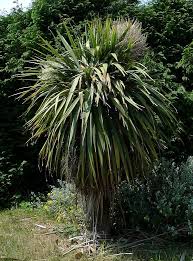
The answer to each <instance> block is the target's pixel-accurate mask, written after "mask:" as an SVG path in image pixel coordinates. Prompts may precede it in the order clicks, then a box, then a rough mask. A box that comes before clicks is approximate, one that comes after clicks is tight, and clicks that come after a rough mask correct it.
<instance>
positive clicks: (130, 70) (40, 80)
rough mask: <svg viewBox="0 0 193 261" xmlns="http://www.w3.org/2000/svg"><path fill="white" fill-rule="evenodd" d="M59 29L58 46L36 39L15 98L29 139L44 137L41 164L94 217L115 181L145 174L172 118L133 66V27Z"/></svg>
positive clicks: (137, 47)
mask: <svg viewBox="0 0 193 261" xmlns="http://www.w3.org/2000/svg"><path fill="white" fill-rule="evenodd" d="M65 29H66V37H65V38H64V37H63V36H62V35H61V34H60V33H58V36H57V43H60V44H58V45H57V46H58V48H56V47H53V46H52V45H50V44H49V43H48V42H47V41H45V40H43V48H44V50H45V52H43V53H39V55H38V57H35V58H34V60H33V62H32V65H31V68H29V69H28V70H27V72H25V73H24V76H27V77H33V78H34V76H35V78H36V79H37V80H36V82H35V84H34V85H33V86H31V87H29V88H25V89H23V90H22V92H21V93H20V97H22V98H24V99H25V101H26V102H30V105H29V108H28V111H27V113H29V112H30V117H31V118H30V120H29V121H28V122H27V124H26V126H27V128H29V129H30V130H31V133H32V139H39V138H40V137H43V139H44V144H43V146H42V148H41V151H40V159H41V162H42V164H45V166H46V168H47V169H48V170H49V171H50V172H55V173H59V174H60V175H62V176H63V177H64V179H70V180H73V181H74V182H75V184H76V186H77V188H78V189H79V190H80V191H81V192H82V193H83V194H84V195H85V196H86V197H88V198H90V199H91V202H92V203H93V206H95V208H91V209H94V213H95V214H96V213H98V211H100V208H101V209H102V208H103V207H104V204H105V203H104V202H110V200H111V198H112V195H113V192H114V191H116V188H117V185H118V184H119V182H120V181H121V180H125V179H127V180H128V181H130V180H132V178H134V177H136V176H137V175H144V174H145V170H146V168H147V167H148V166H149V165H150V164H152V162H153V161H154V160H155V159H156V157H157V153H158V152H159V150H160V149H161V147H162V143H163V140H164V132H163V129H164V127H168V126H171V122H172V121H173V119H174V118H173V115H172V113H171V111H170V110H169V108H168V101H167V99H166V98H165V97H164V96H163V95H162V94H161V93H160V92H159V90H156V89H155V88H154V87H153V80H152V79H151V78H150V76H149V75H148V73H147V69H146V68H145V67H144V66H143V65H142V64H141V63H140V62H139V61H140V59H141V57H142V56H143V53H144V50H145V48H146V37H145V36H144V35H143V34H142V33H141V26H140V24H139V23H138V22H131V21H130V20H116V21H113V20H111V19H109V18H108V19H107V20H106V21H104V22H103V21H101V20H100V19H98V20H95V21H93V22H90V23H88V24H86V25H85V31H84V32H83V33H82V34H80V35H76V34H75V33H73V31H72V30H71V29H69V27H67V26H65ZM34 65H35V66H34ZM74 155H75V158H76V161H75V162H74V163H73V171H71V172H70V175H69V171H67V166H69V165H70V163H71V162H72V158H73V157H74ZM96 203H97V205H96ZM100 212H101V211H100ZM107 212H108V211H107ZM101 213H103V212H101ZM104 215H105V214H104V213H103V214H102V216H104ZM102 220H103V219H102ZM103 221H104V220H103Z"/></svg>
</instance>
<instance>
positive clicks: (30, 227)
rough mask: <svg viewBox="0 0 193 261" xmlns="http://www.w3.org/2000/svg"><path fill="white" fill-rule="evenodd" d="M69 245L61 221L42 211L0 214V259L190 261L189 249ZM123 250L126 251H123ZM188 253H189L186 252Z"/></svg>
mask: <svg viewBox="0 0 193 261" xmlns="http://www.w3.org/2000/svg"><path fill="white" fill-rule="evenodd" d="M72 248H76V246H74V245H72V244H71V242H70V241H69V239H68V237H67V236H64V234H63V233H62V232H61V231H60V224H58V223H57V222H55V221H54V220H53V219H52V218H50V217H48V216H47V214H46V213H45V212H44V211H42V210H38V209H35V210H32V209H13V210H7V211H2V212H1V213H0V260H7V261H11V260H20V261H24V260H26V261H30V260H33V261H35V260H38V261H41V260H42V261H43V260H45V261H51V260H53V261H55V260H64V261H65V260H66V261H68V260H69V261H71V260H77V259H79V260H85V261H86V260H96V261H100V260H106V261H110V260H117V261H118V260H119V261H120V260H128V261H140V260H144V261H178V260H179V261H190V260H192V257H191V256H192V255H191V251H189V250H188V251H187V249H186V250H185V249H184V248H183V249H182V248H181V249H180V247H176V249H177V250H174V249H175V248H174V247H169V250H168V251H166V250H165V249H164V250H162V251H161V249H160V250H156V249H154V248H152V246H151V245H147V246H146V247H144V246H143V248H141V249H139V248H137V250H136V249H130V250H128V251H127V253H129V252H132V253H133V254H132V255H116V254H114V253H112V252H111V253H110V252H107V251H106V250H104V248H103V247H101V248H100V250H99V251H98V253H97V254H95V255H94V256H93V255H91V256H89V255H88V254H87V253H83V254H82V252H81V249H80V248H78V249H76V250H74V251H71V252H69V253H68V254H66V252H68V251H69V250H71V249H72ZM125 252H126V251H125ZM188 252H189V253H188Z"/></svg>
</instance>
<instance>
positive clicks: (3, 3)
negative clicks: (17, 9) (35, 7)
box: [0, 0, 32, 11]
mask: <svg viewBox="0 0 193 261" xmlns="http://www.w3.org/2000/svg"><path fill="white" fill-rule="evenodd" d="M18 2H19V4H22V6H23V8H26V7H29V5H30V3H31V2H32V1H31V0H18ZM14 6H16V4H14V0H0V10H5V11H10V9H12V8H13V7H14Z"/></svg>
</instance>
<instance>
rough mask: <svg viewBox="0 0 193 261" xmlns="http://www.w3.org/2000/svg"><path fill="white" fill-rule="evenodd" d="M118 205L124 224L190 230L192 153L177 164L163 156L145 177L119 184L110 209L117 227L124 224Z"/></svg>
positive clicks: (192, 217)
mask: <svg viewBox="0 0 193 261" xmlns="http://www.w3.org/2000/svg"><path fill="white" fill-rule="evenodd" d="M120 208H121V211H122V213H123V214H124V215H123V219H122V222H124V224H125V225H126V227H127V228H128V227H129V228H134V229H142V230H144V229H147V230H149V231H152V232H157V233H162V232H172V234H173V235H179V233H180V232H181V231H182V230H183V231H185V230H186V232H188V234H190V233H192V224H193V157H189V159H188V160H187V162H186V163H183V164H180V165H179V166H178V165H177V164H176V163H175V162H172V161H167V160H165V159H162V161H161V162H160V163H159V164H158V165H157V166H156V167H155V168H154V169H153V171H152V174H151V175H150V176H149V177H148V178H147V179H146V180H144V181H139V180H136V182H135V183H134V184H130V185H128V184H126V183H123V184H121V186H120V189H119V193H118V196H117V198H116V204H115V211H114V212H113V219H114V225H115V228H116V229H120V228H121V227H123V225H122V222H120ZM117 210H118V212H117ZM181 229H182V230H181Z"/></svg>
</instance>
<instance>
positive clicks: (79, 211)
mask: <svg viewBox="0 0 193 261" xmlns="http://www.w3.org/2000/svg"><path fill="white" fill-rule="evenodd" d="M44 209H45V210H46V211H47V212H48V213H49V214H50V215H51V216H53V217H55V218H56V220H57V221H58V222H62V223H63V224H64V232H65V233H66V234H77V233H80V232H81V230H82V229H84V228H85V215H84V211H83V204H82V202H81V201H80V197H79V195H78V194H77V192H75V187H74V186H73V185H72V184H69V183H63V182H61V181H59V187H53V188H52V190H51V192H50V193H48V200H47V202H46V203H45V204H44Z"/></svg>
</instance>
